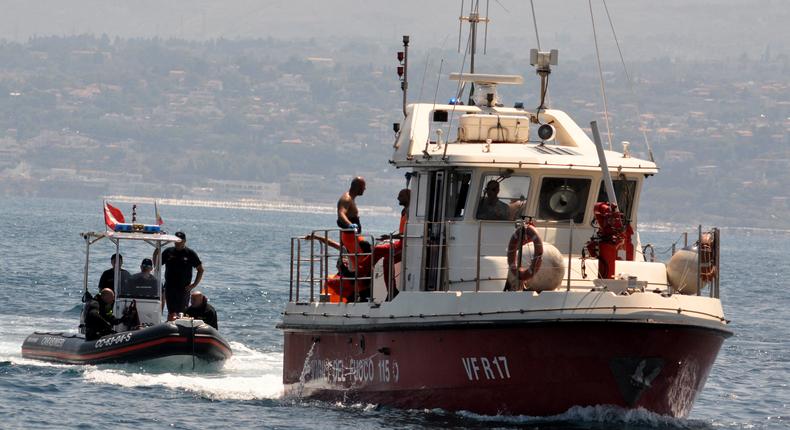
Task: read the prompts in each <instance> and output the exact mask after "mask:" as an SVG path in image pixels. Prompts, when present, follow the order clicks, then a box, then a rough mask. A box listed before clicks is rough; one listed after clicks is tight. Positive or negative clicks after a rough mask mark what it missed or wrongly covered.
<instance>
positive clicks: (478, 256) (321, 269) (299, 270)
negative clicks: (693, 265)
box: [289, 221, 721, 303]
mask: <svg viewBox="0 0 790 430" xmlns="http://www.w3.org/2000/svg"><path fill="white" fill-rule="evenodd" d="M438 223H442V222H441V221H424V222H423V234H424V235H423V236H408V235H407V234H404V235H403V236H402V237H401V239H400V240H401V250H400V252H401V264H402V265H401V272H400V273H399V275H397V279H398V280H399V281H400V282H399V283H398V284H399V285H404V283H405V280H406V279H407V276H406V274H407V272H408V270H407V268H406V258H405V254H406V252H407V249H408V246H407V245H408V244H407V243H406V242H404V241H406V240H407V239H412V240H413V239H425V234H426V232H427V231H428V228H429V225H430V224H438ZM443 223H444V224H451V223H453V222H452V221H444V222H443ZM504 223H511V222H510V221H481V222H479V223H478V226H477V240H476V243H475V245H474V246H475V248H474V252H475V266H474V279H462V278H456V279H451V278H450V276H449V275H450V274H451V271H455V270H458V269H457V268H455V266H451V265H450V264H449V263H450V260H449V259H448V260H442V259H439V260H438V261H437V263H436V264H435V267H434V266H433V265H431V266H430V267H426V265H427V264H428V262H427V261H426V257H425V256H426V253H425V252H423V253H422V264H421V269H420V270H425V271H429V272H431V273H434V274H436V273H439V274H442V275H443V276H442V278H441V279H442V283H441V285H437V289H438V290H449V288H450V286H451V285H454V284H458V283H462V282H474V284H475V286H474V291H476V292H479V291H480V285H481V281H499V280H505V279H506V277H501V275H500V276H496V274H493V275H494V276H486V277H484V276H482V269H481V261H482V260H483V259H484V258H486V257H491V256H500V257H501V256H502V255H503V254H502V253H496V254H490V255H486V254H484V251H483V247H484V246H487V247H489V248H488V249H489V250H491V248H490V246H491V245H495V244H493V242H491V241H489V242H488V243H485V242H484V241H483V238H484V235H483V228H484V227H485V226H484V225H483V224H488V225H501V224H504ZM349 232H353V233H354V241H355V243H357V242H358V241H359V238H360V237H364V238H366V239H368V240H369V243H370V244H371V249H370V251H369V252H362V251H361V250H360V249H359V248H358V247H356V248H355V249H354V252H353V253H352V252H349V251H348V250H347V249H345V247H344V246H343V245H342V237H341V235H342V234H343V233H349ZM448 233H449V231H448ZM703 234H711V235H712V236H713V247H712V250H711V252H712V255H711V258H710V264H711V265H712V267H713V276H712V278H707V280H705V279H703V273H702V258H701V252H700V251H699V248H698V256H699V257H698V259H697V270H696V276H697V282H698V289H697V295H702V294H704V293H703V291H702V289H703V288H708V291H707V294H706V295H708V296H709V297H711V298H719V294H720V263H721V248H720V246H721V243H720V230H719V229H718V228H712V229H710V230H708V231H703V230H702V227H701V226H698V227H697V244H698V247H699V244H700V243H701V241H702V237H703ZM310 236H311V237H312V238H313V239H307V238H306V237H299V236H297V237H292V238H291V251H290V254H291V264H290V290H289V301H290V302H297V303H299V302H300V300H301V299H302V297H304V296H305V294H303V293H302V291H301V288H302V286H307V287H308V288H309V302H314V301H316V300H319V301H325V300H326V296H327V294H328V290H327V281H329V280H330V278H331V277H332V274H331V273H332V271H331V270H330V267H329V258H330V257H335V256H336V257H337V258H339V259H343V258H349V259H350V261H353V262H354V264H353V265H352V266H354V267H353V268H352V267H349V271H351V272H353V275H351V276H344V277H343V280H344V281H351V282H353V285H354V292H353V298H354V301H359V299H360V289H362V288H364V284H361V282H369V285H368V289H369V292H370V297H371V299H372V297H373V292H374V285H373V283H374V282H373V281H374V280H375V279H376V276H375V273H374V271H373V269H374V263H375V258H374V257H378V258H387V260H386V261H385V262H386V263H388V264H387V266H388V270H385V273H384V274H383V276H385V277H387V278H386V279H385V285H387V290H386V298H385V300H386V301H390V300H392V299H393V298H394V296H395V293H396V290H395V287H396V283H395V280H396V275H395V259H396V247H395V244H396V243H397V241H396V239H395V235H394V234H390V235H388V236H389V237H387V239H388V240H389V243H390V244H391V246H390V247H389V248H388V250H387V253H386V255H383V256H382V255H381V252H380V249H379V250H378V251H379V252H378V254H379V255H376V253H377V252H376V251H377V249H376V247H377V245H381V244H382V243H383V241H378V242H377V241H376V240H375V239H374V238H373V237H372V235H365V236H363V235H359V234H358V233H356V231H354V230H351V229H339V228H331V229H318V230H313V231H312V232H311V234H310ZM333 236H334V237H337V238H338V242H337V243H338V244H339V245H340V246H339V250H338V251H337V252H333V251H332V250H331V249H330V246H329V245H328V243H329V241H331V237H333ZM319 237H320V238H322V239H323V242H321V241H318V242H319V246H318V248H316V247H315V244H314V243H312V242H315V241H316V240H314V238H319ZM385 237H386V236H385ZM686 237H687V235H686V234H684V235H683V238H684V240H683V242H684V243H685V244H688V240H687V239H686ZM305 240H310V241H311V245H310V253H309V255H308V254H307V253H306V252H305V250H303V249H302V242H304V241H305ZM422 242H423V244H422V245H423V249H427V248H432V249H439V250H441V252H442V253H443V254H445V255H449V253H448V251H449V250H450V248H451V247H452V248H466V249H468V248H469V246H470V244H468V243H464V244H461V243H451V241H449V240H448V241H446V242H442V243H436V244H429V243H428V242H427V241H425V240H423V241H422ZM572 244H573V235H571V237H570V239H569V246H570V247H572V246H573V245H572ZM412 246H414V245H412ZM303 252H305V254H303ZM453 252H455V251H453ZM365 257H370V258H369V261H368V264H370V268H369V269H370V271H369V275H368V276H360V275H359V273H358V272H359V270H358V267H357V263H356V262H357V261H358V259H359V258H365ZM572 261H573V253H572V252H570V251H569V252H568V271H569V272H570V271H571V264H570V263H571V262H572ZM305 264H307V265H309V266H310V267H309V268H306V267H303V266H304V265H305ZM315 265H318V268H317V270H316V267H315ZM465 267H467V270H468V269H469V268H470V267H469V266H465ZM308 269H309V270H308ZM303 272H307V273H306V275H307V276H306V277H305V276H303V275H305V274H304V273H303ZM419 278H420V280H421V281H420V282H421V284H422V285H421V288H423V287H424V285H425V284H424V283H425V281H426V278H425V276H420V277H419ZM459 279H460V280H459ZM576 280H577V279H575V278H574V277H573V275H572V274H571V273H569V274H567V275H566V279H565V281H566V284H568V285H566V289H569V287H570V284H571V283H572V282H574V281H576ZM316 284H318V288H319V290H318V298H316V296H315V288H316ZM649 284H650V285H659V284H657V283H649ZM344 288H348V284H347V283H346V282H341V283H340V285H339V294H340V295H341V296H344V294H343V293H344V291H343V290H344ZM670 288H671V290H670V291H671V292H673V293H674V292H677V291H674V290H675V289H674V288H672V287H671V286H670Z"/></svg>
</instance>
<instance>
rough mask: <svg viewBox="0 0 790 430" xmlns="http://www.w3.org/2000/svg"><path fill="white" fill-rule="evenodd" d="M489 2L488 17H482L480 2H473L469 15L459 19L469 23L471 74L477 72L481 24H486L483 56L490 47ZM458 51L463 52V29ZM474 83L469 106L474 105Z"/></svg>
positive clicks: (459, 36) (474, 0) (470, 91)
mask: <svg viewBox="0 0 790 430" xmlns="http://www.w3.org/2000/svg"><path fill="white" fill-rule="evenodd" d="M463 7H464V6H463V2H461V12H462V13H463ZM487 11H488V1H486V16H484V17H481V16H480V0H472V4H471V7H470V10H469V15H467V16H464V15H461V16H460V17H458V20H459V21H461V23H463V22H464V21H466V22H468V23H469V73H474V72H475V54H477V25H478V24H479V23H481V22H482V23H485V39H484V41H483V54H485V53H486V52H485V51H486V50H485V47H486V46H487V45H488V40H487V38H488V22H489V21H490V19H489V18H488V13H487ZM458 50H459V51H460V50H461V29H460V28H459V30H458ZM474 89H475V87H474V83H472V86H471V88H470V90H469V104H471V103H472V94H474Z"/></svg>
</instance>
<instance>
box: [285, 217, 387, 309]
mask: <svg viewBox="0 0 790 430" xmlns="http://www.w3.org/2000/svg"><path fill="white" fill-rule="evenodd" d="M346 235H347V236H346ZM344 236H345V237H346V241H345V245H344V240H343V238H344ZM351 240H353V242H352V241H351ZM363 241H364V242H365V243H367V245H363V244H360V242H363ZM349 242H350V243H352V244H354V245H352V246H353V249H349V247H348V246H347V245H349ZM386 242H388V243H389V246H381V245H384V244H385V243H386ZM394 244H395V237H394V235H390V237H389V240H388V241H386V240H379V241H378V242H377V241H376V240H375V238H374V237H373V236H372V235H362V234H359V233H357V231H356V230H354V229H340V228H327V229H317V230H313V231H311V232H310V234H309V235H307V236H295V237H292V238H291V263H290V290H289V298H288V300H289V301H290V302H295V303H312V302H315V301H319V302H338V303H340V302H343V301H344V300H343V299H344V298H345V299H346V300H347V299H349V298H350V300H348V301H353V302H359V301H368V300H371V299H372V296H373V281H374V278H375V276H374V267H375V264H376V262H377V261H378V260H379V259H382V258H386V259H388V263H389V264H388V267H390V268H392V267H394V262H395V253H396V250H395V246H392V245H394ZM368 245H369V246H370V249H369V250H367V249H364V248H365V247H367V246H368ZM334 262H336V264H335V269H336V270H333V269H332V268H331V267H332V264H333V263H334ZM386 272H387V271H385V273H384V276H389V277H390V279H389V280H388V281H389V282H386V285H387V286H388V289H387V296H386V299H387V300H391V299H392V297H393V296H394V290H395V289H394V285H395V283H394V277H395V276H394V274H393V273H392V272H394V270H392V269H391V270H389V272H390V273H386ZM331 283H333V286H331V287H330V284H331ZM349 288H351V289H353V292H350V291H349ZM305 289H306V290H307V291H309V296H308V297H307V300H305V297H304V296H303V290H305ZM316 292H317V293H318V294H316ZM349 296H350V297H349Z"/></svg>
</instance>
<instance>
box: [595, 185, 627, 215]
mask: <svg viewBox="0 0 790 430" xmlns="http://www.w3.org/2000/svg"><path fill="white" fill-rule="evenodd" d="M612 185H614V194H615V196H617V204H618V206H619V208H620V210H621V211H623V213H624V214H625V219H631V210H632V208H633V207H634V197H635V196H636V181H635V180H633V179H615V180H613V181H612ZM607 200H608V199H607V198H606V185H604V183H603V181H601V188H599V189H598V200H596V201H599V202H605V201H607Z"/></svg>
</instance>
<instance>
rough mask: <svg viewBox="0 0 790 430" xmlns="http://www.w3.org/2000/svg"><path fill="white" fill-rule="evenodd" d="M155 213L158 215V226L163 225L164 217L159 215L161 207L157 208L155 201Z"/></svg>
mask: <svg viewBox="0 0 790 430" xmlns="http://www.w3.org/2000/svg"><path fill="white" fill-rule="evenodd" d="M154 212H155V213H156V225H162V224H164V223H165V221H164V220H163V219H162V216H161V215H159V206H157V204H156V201H154Z"/></svg>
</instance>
